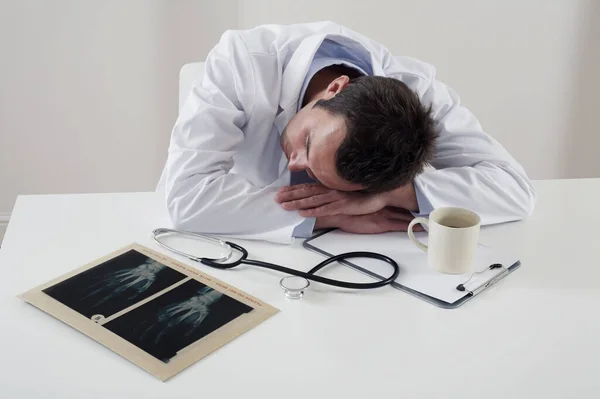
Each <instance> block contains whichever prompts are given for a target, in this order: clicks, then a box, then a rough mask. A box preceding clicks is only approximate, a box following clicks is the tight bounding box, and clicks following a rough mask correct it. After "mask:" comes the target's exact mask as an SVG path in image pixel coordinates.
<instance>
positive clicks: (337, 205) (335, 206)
mask: <svg viewBox="0 0 600 399" xmlns="http://www.w3.org/2000/svg"><path fill="white" fill-rule="evenodd" d="M341 207H342V203H341V202H339V201H336V202H330V203H328V204H325V205H322V206H319V207H316V208H309V209H303V210H301V211H300V216H303V217H306V218H311V217H323V216H334V215H338V214H339V213H340V210H341Z"/></svg>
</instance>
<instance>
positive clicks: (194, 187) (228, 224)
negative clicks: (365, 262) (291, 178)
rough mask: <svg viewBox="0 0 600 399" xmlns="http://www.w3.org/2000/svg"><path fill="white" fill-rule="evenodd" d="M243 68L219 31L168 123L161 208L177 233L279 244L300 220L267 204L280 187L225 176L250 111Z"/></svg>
mask: <svg viewBox="0 0 600 399" xmlns="http://www.w3.org/2000/svg"><path fill="white" fill-rule="evenodd" d="M251 70H252V65H251V62H250V59H249V57H248V54H247V52H246V51H245V47H244V44H243V43H242V42H241V40H240V39H238V38H236V37H235V36H234V35H232V34H229V33H226V34H225V35H224V36H223V38H222V39H221V41H220V42H219V44H218V45H217V46H216V47H215V48H214V49H213V50H212V51H211V53H210V54H209V56H208V57H207V60H206V63H205V74H204V76H203V78H202V80H201V82H198V83H196V84H194V86H193V88H192V90H191V92H190V94H189V96H188V98H187V100H186V102H185V104H184V106H183V108H182V110H181V112H180V115H179V118H178V119H177V121H176V123H175V126H174V130H173V134H172V138H171V143H170V147H169V155H168V160H167V167H166V180H165V192H166V203H167V209H168V212H169V215H170V217H171V219H172V222H173V224H174V226H175V227H176V228H179V229H184V230H188V231H194V232H200V233H206V234H215V235H222V236H236V237H247V238H257V239H258V238H259V239H265V240H269V241H274V242H283V243H287V242H290V241H291V240H292V238H293V237H292V232H293V230H294V229H295V228H296V226H298V225H300V224H301V223H302V222H303V221H304V220H305V218H303V217H301V216H300V215H298V213H297V212H287V211H285V210H283V209H282V208H281V207H280V206H279V205H278V204H277V203H275V201H274V195H275V192H276V191H277V189H278V188H279V187H280V186H282V185H285V184H284V183H285V182H280V181H275V182H274V183H272V184H271V185H269V186H266V187H257V186H255V185H253V184H252V183H251V182H250V181H248V180H247V179H246V178H244V177H243V176H240V175H238V174H233V173H231V169H232V167H233V157H234V155H235V154H236V151H237V150H238V148H239V146H240V144H241V143H242V142H243V140H245V137H244V132H242V130H241V128H242V126H243V125H244V124H245V123H246V121H247V118H248V117H249V115H250V114H251V112H252V107H253V100H254V90H255V88H254V81H253V79H250V78H249V76H251V75H250V74H249V73H248V71H251ZM240 71H245V73H244V76H241V72H240ZM248 140H252V138H251V137H250V138H248Z"/></svg>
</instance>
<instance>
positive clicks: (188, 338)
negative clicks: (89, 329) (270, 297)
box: [103, 280, 252, 363]
mask: <svg viewBox="0 0 600 399" xmlns="http://www.w3.org/2000/svg"><path fill="white" fill-rule="evenodd" d="M250 311H252V308H251V307H250V306H248V305H245V304H243V303H241V302H239V301H237V300H235V299H233V298H231V297H229V296H227V295H224V294H223V293H222V292H220V291H217V290H215V289H213V288H210V287H208V286H206V285H204V284H202V283H200V282H198V281H196V280H190V281H186V282H185V283H183V284H182V285H180V286H178V287H176V288H174V289H172V290H170V291H168V292H166V293H165V294H163V295H161V296H159V297H158V298H155V299H153V300H152V301H150V302H148V303H146V304H144V305H142V306H140V307H138V308H135V309H133V310H132V311H130V312H128V313H127V314H125V315H123V316H121V317H119V318H116V319H114V320H112V321H110V322H108V323H106V324H104V325H103V326H104V327H105V328H107V329H109V330H110V331H112V332H114V333H115V334H117V335H119V336H120V337H121V338H123V339H125V340H127V341H129V342H131V343H132V344H134V345H135V346H137V347H138V348H140V349H142V350H144V351H146V352H147V353H149V354H151V355H152V356H154V357H156V358H157V359H159V360H161V361H162V362H165V363H168V362H169V360H170V359H171V358H172V357H174V356H175V355H176V354H177V352H178V351H180V350H181V349H183V348H185V347H186V346H188V345H190V344H192V343H194V342H195V341H197V340H199V339H201V338H202V337H204V336H206V335H208V334H210V333H211V332H213V331H215V330H216V329H218V328H219V327H221V326H223V325H225V324H227V323H229V322H230V321H232V320H234V319H235V318H237V317H239V316H240V315H242V314H244V313H248V312H250Z"/></svg>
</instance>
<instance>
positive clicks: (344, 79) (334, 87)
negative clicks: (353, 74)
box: [324, 75, 350, 100]
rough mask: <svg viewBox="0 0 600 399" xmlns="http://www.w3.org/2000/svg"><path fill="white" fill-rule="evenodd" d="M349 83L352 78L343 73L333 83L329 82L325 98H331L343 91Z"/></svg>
mask: <svg viewBox="0 0 600 399" xmlns="http://www.w3.org/2000/svg"><path fill="white" fill-rule="evenodd" d="M348 83H350V78H349V77H348V76H346V75H342V76H340V77H339V78H337V79H335V80H333V81H332V82H331V83H329V86H327V89H325V97H324V98H325V99H326V100H329V99H330V98H332V97H334V96H335V95H336V94H338V93H339V92H340V91H342V90H343V89H344V88H345V87H346V86H348Z"/></svg>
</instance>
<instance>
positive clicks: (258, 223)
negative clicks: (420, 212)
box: [159, 22, 535, 243]
mask: <svg viewBox="0 0 600 399" xmlns="http://www.w3.org/2000/svg"><path fill="white" fill-rule="evenodd" d="M325 38H328V39H331V40H334V41H337V42H339V43H341V44H344V45H347V46H352V47H354V48H355V49H356V50H359V51H363V52H365V54H367V56H368V57H369V58H370V60H371V61H372V66H373V72H374V74H376V75H382V76H388V77H394V78H396V79H399V80H401V81H403V82H404V83H405V84H407V85H408V86H409V87H410V88H411V89H413V90H414V91H416V92H417V93H418V94H419V96H420V98H421V99H422V101H423V102H424V103H425V104H427V105H429V104H432V105H433V109H434V116H435V118H436V120H437V121H438V122H439V127H440V128H441V129H440V130H441V136H440V139H439V142H438V146H437V150H436V152H435V156H434V158H433V160H432V161H431V167H432V168H433V170H428V171H426V172H425V173H423V174H421V175H420V176H418V177H417V179H416V181H415V184H416V185H417V186H418V188H419V189H420V191H421V192H422V193H423V194H424V195H425V196H426V197H427V199H428V201H429V202H430V203H431V205H432V206H433V207H434V208H437V207H442V206H461V207H466V208H469V209H472V210H473V211H475V212H477V213H478V214H479V215H480V216H481V218H482V223H483V224H492V223H500V222H507V221H514V220H518V219H521V218H523V217H525V216H527V215H528V214H530V213H531V212H532V209H533V206H534V202H535V193H534V189H533V187H532V185H531V183H530V181H529V180H528V178H527V176H526V174H525V171H524V170H523V168H522V167H521V166H520V165H519V164H518V163H517V162H516V161H515V159H513V158H512V157H511V156H510V155H509V154H508V153H507V151H506V150H505V149H504V148H503V147H502V146H501V145H500V144H499V143H497V142H496V141H495V140H494V139H493V138H492V137H490V136H489V135H487V134H486V133H485V132H484V131H483V130H482V128H481V126H480V124H479V123H478V121H477V119H476V118H475V116H474V115H473V114H472V113H471V112H470V111H469V110H468V109H466V108H465V107H464V106H462V105H461V104H460V102H459V97H458V96H457V94H456V93H455V92H454V91H453V90H452V89H451V88H449V87H448V86H446V85H444V84H443V83H441V82H439V81H437V80H436V78H435V69H434V67H433V66H431V65H429V64H426V63H424V62H420V61H418V60H415V59H412V58H409V57H402V56H397V57H395V56H393V55H392V54H391V53H390V52H389V51H388V50H387V49H386V48H385V47H383V46H382V45H381V44H379V43H376V42H375V41H373V40H370V39H368V38H367V37H365V36H363V35H361V34H359V33H357V32H354V31H352V30H350V29H348V28H346V27H344V26H341V25H338V24H335V23H332V22H319V23H309V24H297V25H290V26H280V25H264V26H260V27H257V28H254V29H251V30H246V31H227V32H225V33H224V34H223V36H222V37H221V39H220V41H219V43H218V44H217V45H216V46H215V47H214V48H213V49H212V51H211V52H210V53H209V55H208V57H207V59H206V62H205V71H204V75H203V76H201V77H199V78H200V79H198V81H197V82H196V83H195V84H194V86H193V88H192V90H191V92H190V94H189V96H188V97H187V100H186V102H185V104H184V105H183V107H182V109H181V111H180V114H179V117H178V119H177V121H176V123H175V126H174V128H173V131H172V137H171V142H170V146H169V152H168V159H167V162H166V165H165V168H164V171H163V178H162V182H161V183H159V187H162V188H161V191H163V192H164V195H165V200H166V206H167V209H168V212H169V215H170V217H171V218H172V221H173V226H174V227H177V228H181V229H185V230H189V231H195V232H201V233H207V234H214V235H219V236H225V237H239V238H248V239H261V240H267V241H272V242H279V243H290V242H291V241H292V240H293V237H292V232H293V230H294V228H295V227H296V226H297V225H298V224H300V223H302V222H303V221H304V218H303V217H302V216H300V215H299V214H298V213H297V212H290V211H285V210H283V209H281V207H280V205H279V204H277V203H276V202H275V201H274V196H275V193H276V191H277V189H278V188H279V187H281V186H285V185H288V184H289V182H290V173H289V171H288V170H287V159H286V158H285V156H284V154H283V152H282V150H281V148H280V146H279V138H280V133H281V131H282V130H283V128H284V127H285V126H286V124H287V122H288V121H289V120H290V119H291V118H292V117H293V115H294V114H295V113H296V107H297V101H298V96H299V92H300V88H301V86H302V82H303V79H304V76H305V73H306V71H307V70H308V67H309V65H310V62H311V60H312V56H313V54H314V53H315V52H316V50H317V49H318V47H319V45H320V43H321V42H322V41H323V40H324V39H325Z"/></svg>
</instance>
